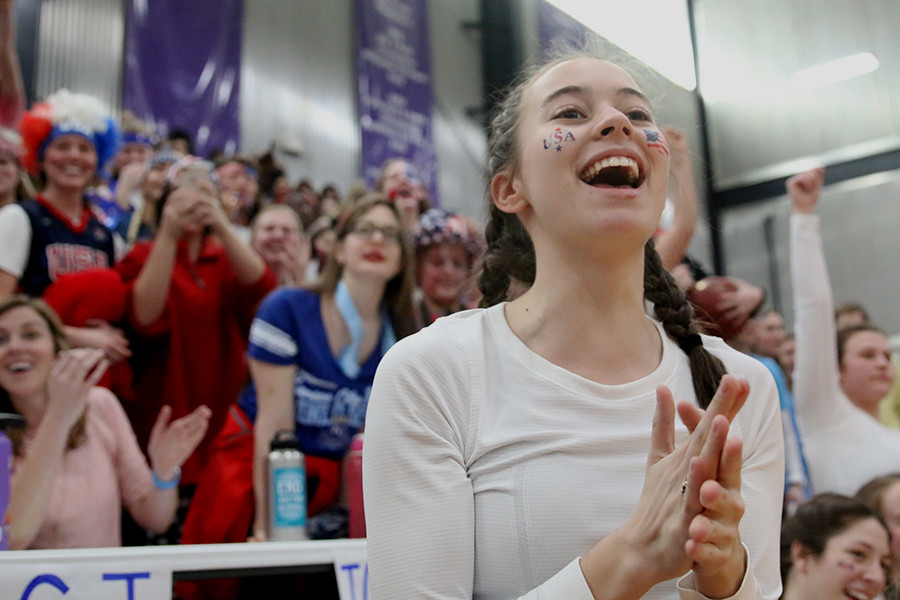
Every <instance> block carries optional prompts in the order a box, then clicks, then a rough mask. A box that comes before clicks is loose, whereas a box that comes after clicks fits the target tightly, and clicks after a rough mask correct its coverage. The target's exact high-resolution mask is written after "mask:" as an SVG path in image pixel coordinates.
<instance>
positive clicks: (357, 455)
mask: <svg viewBox="0 0 900 600" xmlns="http://www.w3.org/2000/svg"><path fill="white" fill-rule="evenodd" d="M362 449H363V434H361V433H358V434H356V436H355V437H354V438H353V441H352V442H351V443H350V452H349V454H348V455H347V472H346V473H344V480H345V482H346V484H347V502H348V503H349V504H350V537H352V538H364V537H366V509H365V506H364V504H363V485H362Z"/></svg>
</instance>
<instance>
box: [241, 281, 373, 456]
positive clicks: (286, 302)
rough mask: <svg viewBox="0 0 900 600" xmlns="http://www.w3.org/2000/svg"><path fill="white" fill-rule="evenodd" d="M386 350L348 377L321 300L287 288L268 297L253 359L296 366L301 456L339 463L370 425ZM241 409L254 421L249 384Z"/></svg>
mask: <svg viewBox="0 0 900 600" xmlns="http://www.w3.org/2000/svg"><path fill="white" fill-rule="evenodd" d="M382 345H383V344H382ZM387 350H388V349H387V348H383V347H378V348H376V349H375V351H373V352H372V354H371V355H370V356H369V357H368V358H367V359H366V361H365V363H363V364H362V365H360V372H359V375H358V376H357V377H355V378H353V379H351V378H349V377H347V376H346V375H345V374H344V372H343V371H342V370H341V368H340V366H339V365H338V362H337V359H335V357H334V355H332V353H331V348H330V347H329V345H328V336H327V334H326V333H325V325H324V323H323V322H322V310H321V302H320V297H319V295H318V294H316V293H313V292H310V291H308V290H303V289H297V288H284V289H280V290H276V291H275V292H273V293H272V294H270V295H269V296H268V297H267V298H266V299H265V300H263V303H262V305H261V306H260V308H259V312H258V313H257V314H256V318H255V319H254V321H253V326H252V327H251V328H250V347H249V350H248V355H249V356H250V358H252V359H255V360H258V361H262V362H266V363H271V364H275V365H284V366H288V365H295V366H296V367H297V372H296V373H295V374H294V417H295V428H296V432H297V437H298V438H299V440H300V450H301V451H302V452H303V453H305V454H311V455H314V456H322V457H326V458H341V457H342V456H343V455H344V454H345V453H346V451H347V449H348V448H349V447H350V441H351V440H352V439H353V436H354V435H356V434H357V433H358V432H359V431H360V430H361V429H362V428H363V427H364V426H365V422H366V409H367V407H368V404H369V392H370V390H371V388H372V380H373V379H374V377H375V370H376V368H377V367H378V363H379V362H380V361H381V357H382V356H383V355H384V353H385V352H386V351H387ZM238 404H239V405H240V407H241V409H243V411H244V412H245V413H246V414H247V416H248V417H249V418H250V420H255V419H256V389H255V388H254V386H253V385H252V384H251V385H250V386H249V387H248V388H247V389H246V390H245V391H244V393H243V394H242V395H241V397H240V399H239V401H238Z"/></svg>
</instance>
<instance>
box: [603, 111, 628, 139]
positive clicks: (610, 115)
mask: <svg viewBox="0 0 900 600" xmlns="http://www.w3.org/2000/svg"><path fill="white" fill-rule="evenodd" d="M633 134H634V125H632V123H631V121H630V120H629V119H628V117H626V116H625V115H624V113H622V112H621V111H619V110H617V109H615V108H612V107H609V108H607V109H605V110H604V111H603V113H601V115H600V118H599V120H598V121H597V125H596V127H595V128H594V136H595V137H597V138H612V137H617V136H621V137H625V138H631V136H632V135H633Z"/></svg>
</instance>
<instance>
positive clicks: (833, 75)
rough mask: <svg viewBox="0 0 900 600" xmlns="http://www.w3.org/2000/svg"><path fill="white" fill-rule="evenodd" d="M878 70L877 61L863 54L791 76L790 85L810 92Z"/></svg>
mask: <svg viewBox="0 0 900 600" xmlns="http://www.w3.org/2000/svg"><path fill="white" fill-rule="evenodd" d="M877 68H878V59H877V58H875V57H874V56H872V55H871V54H869V53H868V52H865V53H863V54H855V55H853V56H848V57H846V58H840V59H838V60H833V61H831V62H827V63H825V64H821V65H816V66H815V67H810V68H808V69H803V70H802V71H797V72H796V73H794V74H793V75H791V85H792V86H794V88H796V89H798V90H812V89H815V88H820V87H824V86H826V85H831V84H832V83H837V82H839V81H844V80H846V79H852V78H854V77H859V76H860V75H865V74H866V73H871V72H872V71H874V70H875V69H877Z"/></svg>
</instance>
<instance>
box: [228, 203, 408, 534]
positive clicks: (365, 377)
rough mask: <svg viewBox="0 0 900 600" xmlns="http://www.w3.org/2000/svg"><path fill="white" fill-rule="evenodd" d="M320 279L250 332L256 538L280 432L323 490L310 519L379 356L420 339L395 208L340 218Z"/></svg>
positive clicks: (280, 294) (266, 313) (356, 419)
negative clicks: (286, 432)
mask: <svg viewBox="0 0 900 600" xmlns="http://www.w3.org/2000/svg"><path fill="white" fill-rule="evenodd" d="M337 236H338V241H337V244H336V246H335V249H334V252H333V253H332V255H331V257H330V259H329V262H328V264H327V265H326V267H325V270H324V272H323V274H322V276H321V278H320V279H319V281H318V282H317V283H316V284H315V285H313V286H312V287H311V288H309V289H301V288H282V289H279V290H277V291H275V292H273V293H272V294H271V295H270V296H269V297H268V298H266V299H265V300H264V301H263V303H262V305H261V306H260V309H259V312H258V313H257V315H256V319H255V320H254V322H253V326H252V327H251V330H250V347H249V351H248V355H249V358H250V374H251V376H252V378H253V386H252V388H251V389H250V390H249V391H248V392H247V393H246V394H245V395H244V396H243V397H242V398H241V401H240V403H239V404H240V406H241V408H242V409H243V410H244V412H245V413H247V414H248V416H250V417H251V418H254V417H255V426H254V438H255V442H254V448H255V450H254V469H253V478H254V491H255V497H256V511H255V521H254V526H253V536H252V537H253V539H256V540H260V541H261V540H264V539H265V522H266V512H265V509H264V507H265V502H264V500H263V499H264V498H265V486H264V476H263V473H264V470H263V465H264V460H265V457H266V455H267V454H268V452H269V442H270V440H271V439H272V436H273V435H274V434H275V433H276V432H277V431H278V430H280V429H286V428H293V429H295V431H296V433H297V436H298V438H299V440H300V450H301V451H302V452H303V453H304V454H305V455H306V456H307V464H308V465H309V467H310V471H317V472H318V474H319V483H318V486H319V488H322V490H321V491H322V492H324V491H325V488H327V489H329V490H330V493H328V494H323V493H317V494H315V495H314V497H313V500H312V501H311V502H310V507H309V509H310V514H313V513H315V512H317V510H319V509H320V508H322V507H323V506H322V505H323V504H325V505H327V504H333V503H334V502H335V501H336V500H337V492H338V482H339V481H340V461H341V459H342V458H343V456H344V454H345V453H346V452H347V449H348V448H349V446H350V441H351V439H352V438H353V436H354V435H355V434H356V433H358V432H359V431H361V430H362V429H363V427H364V426H365V417H366V408H367V406H368V397H369V390H370V389H371V386H372V381H373V378H374V376H375V369H376V368H377V366H378V363H379V361H380V360H381V357H382V356H383V355H384V353H385V352H387V350H388V349H389V348H390V347H391V345H393V343H394V342H395V341H396V340H397V339H399V338H402V337H405V336H406V335H409V334H410V333H412V332H413V331H414V324H413V316H412V289H413V285H414V283H413V282H414V275H413V270H414V260H415V259H414V256H413V253H412V249H411V245H410V240H409V234H408V232H407V231H406V230H405V229H404V228H403V226H402V223H401V219H400V215H399V213H398V212H397V209H396V207H395V206H394V204H393V203H392V202H390V201H388V200H387V199H386V198H382V197H377V198H375V199H370V200H365V201H362V202H360V204H359V205H358V206H357V207H356V208H355V209H354V210H353V211H352V212H350V213H349V214H346V215H344V218H342V219H341V221H340V223H339V225H338V230H337Z"/></svg>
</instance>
